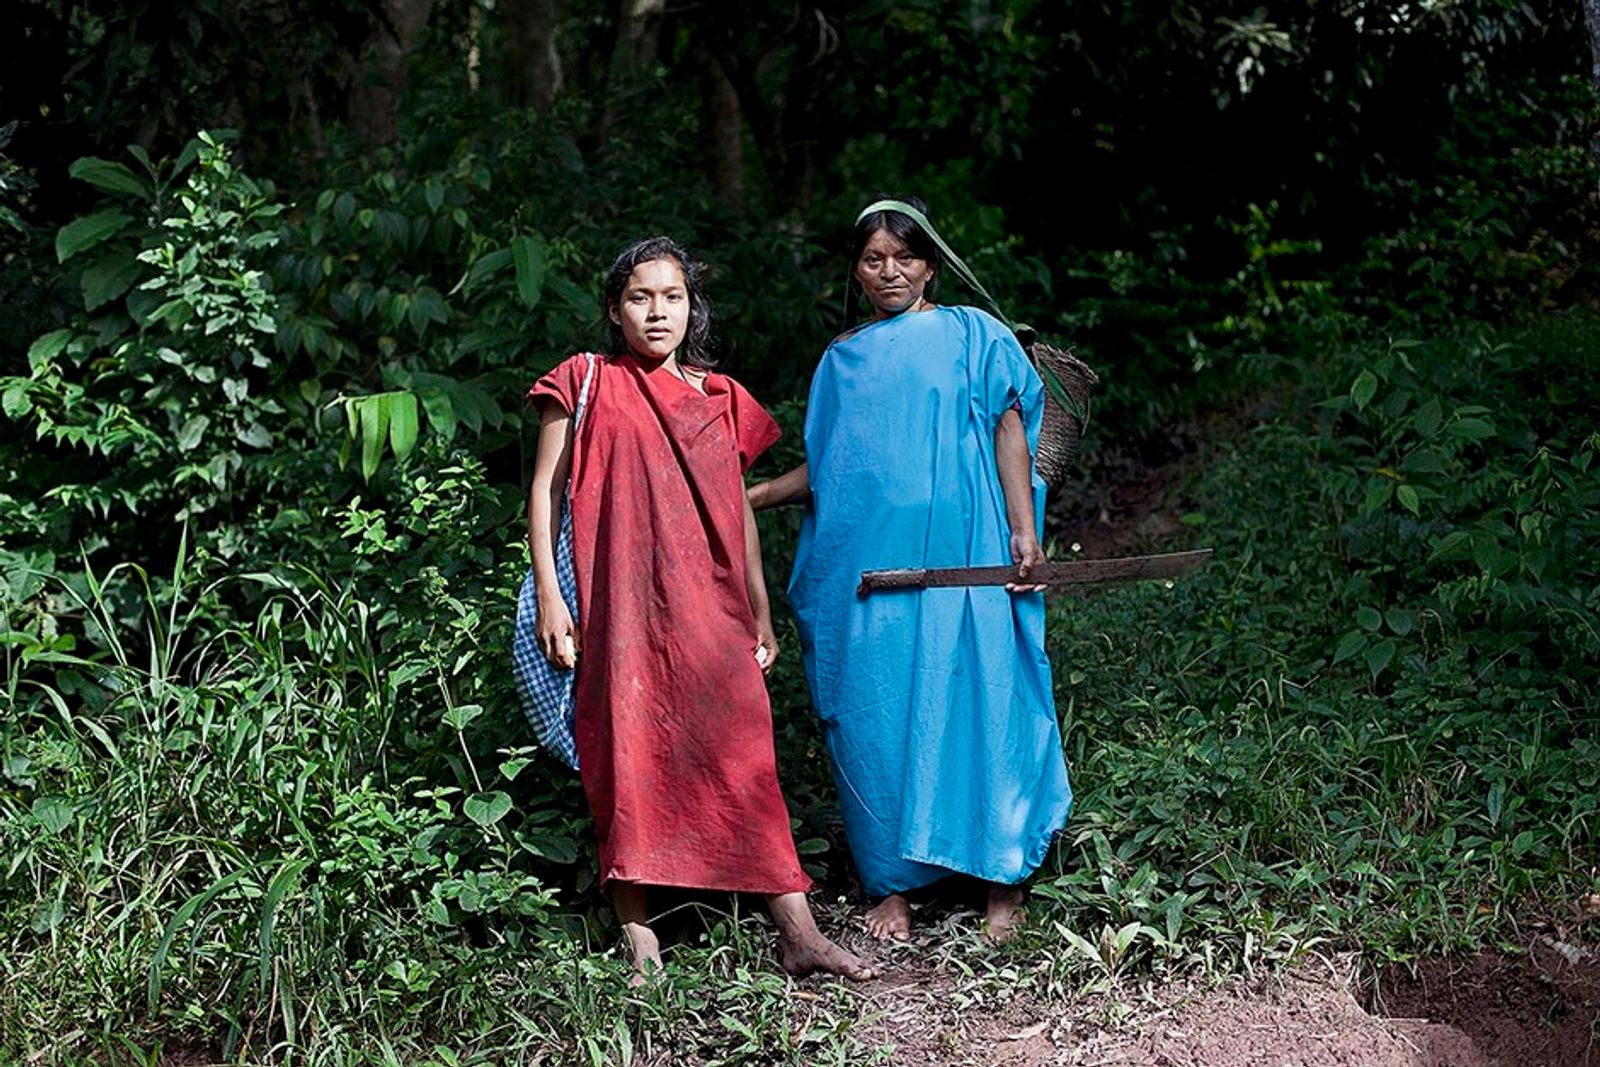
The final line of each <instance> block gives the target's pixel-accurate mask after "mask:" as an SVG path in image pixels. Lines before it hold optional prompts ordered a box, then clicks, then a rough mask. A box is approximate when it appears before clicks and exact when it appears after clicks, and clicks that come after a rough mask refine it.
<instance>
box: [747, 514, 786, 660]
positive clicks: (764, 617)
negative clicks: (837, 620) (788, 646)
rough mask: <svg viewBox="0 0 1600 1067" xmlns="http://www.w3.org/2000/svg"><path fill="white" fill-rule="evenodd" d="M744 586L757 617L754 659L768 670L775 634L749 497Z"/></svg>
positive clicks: (775, 656) (775, 648)
mask: <svg viewBox="0 0 1600 1067" xmlns="http://www.w3.org/2000/svg"><path fill="white" fill-rule="evenodd" d="M744 588H745V593H746V594H747V595H748V596H749V597H750V613H751V614H752V615H754V616H755V618H756V647H755V656H756V662H757V663H759V664H761V672H762V673H763V674H767V673H769V672H771V670H772V665H773V664H774V663H776V662H777V661H778V635H777V633H776V631H774V630H773V628H772V603H771V601H769V600H768V599H767V575H766V572H765V571H764V570H763V569H762V566H761V531H760V530H758V529H757V528H756V513H755V512H754V511H753V510H751V508H750V500H749V498H748V497H746V498H745V502H744Z"/></svg>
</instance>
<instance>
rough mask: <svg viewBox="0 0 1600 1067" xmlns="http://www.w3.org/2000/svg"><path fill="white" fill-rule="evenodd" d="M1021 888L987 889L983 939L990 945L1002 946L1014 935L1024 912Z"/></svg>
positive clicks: (1000, 887) (1002, 887) (993, 887)
mask: <svg viewBox="0 0 1600 1067" xmlns="http://www.w3.org/2000/svg"><path fill="white" fill-rule="evenodd" d="M1022 902H1023V893H1022V887H1021V886H1015V885H994V886H990V887H989V908H988V912H987V913H986V914H985V915H984V917H983V925H984V935H983V936H984V937H985V938H987V939H988V941H989V943H990V944H992V945H1003V944H1005V943H1006V942H1007V941H1010V940H1011V938H1012V937H1013V936H1015V935H1016V932H1017V927H1018V926H1019V925H1020V924H1021V922H1022V919H1023V916H1024V914H1025V912H1024V911H1023V907H1022Z"/></svg>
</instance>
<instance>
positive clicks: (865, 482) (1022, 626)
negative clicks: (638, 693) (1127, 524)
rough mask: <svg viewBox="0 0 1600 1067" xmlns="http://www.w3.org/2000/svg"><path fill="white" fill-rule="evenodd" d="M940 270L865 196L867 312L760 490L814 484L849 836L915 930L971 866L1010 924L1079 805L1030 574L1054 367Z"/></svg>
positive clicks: (819, 664) (825, 637)
mask: <svg viewBox="0 0 1600 1067" xmlns="http://www.w3.org/2000/svg"><path fill="white" fill-rule="evenodd" d="M910 203H911V205H912V206H913V207H915V208H917V210H919V211H920V210H922V206H921V204H920V203H918V202H916V201H911V202H910ZM876 206H878V205H875V207H876ZM939 269H940V260H939V254H938V250H937V247H936V243H935V242H934V240H933V239H932V238H930V237H929V235H928V234H927V232H926V231H924V230H923V229H922V227H921V226H919V225H918V224H917V223H916V222H915V221H913V220H912V218H911V217H910V216H908V215H906V214H903V213H901V212H899V211H895V210H870V209H869V211H868V212H866V213H863V215H862V217H861V218H860V219H859V220H858V221H857V224H856V229H855V235H854V249H853V255H852V288H855V287H856V286H859V288H860V291H861V293H862V294H864V295H865V297H866V299H867V300H868V302H869V303H870V304H871V306H872V310H873V317H872V319H871V320H870V321H869V322H867V323H865V324H863V325H862V326H860V327H858V328H856V329H854V330H851V331H849V332H847V333H845V334H844V335H842V336H840V337H839V338H838V339H836V340H835V341H834V342H833V343H832V344H831V345H829V346H828V349H827V351H826V352H824V353H823V356H822V361H821V363H820V364H819V365H818V367H817V371H816V374H815V377H814V378H813V379H812V383H811V393H810V400H809V403H808V406H807V409H806V421H805V446H806V462H805V463H804V464H802V465H801V466H799V467H797V468H795V469H794V470H792V471H789V472H788V473H787V474H784V475H781V476H780V477H778V478H775V479H773V480H772V481H771V482H766V483H762V484H760V485H756V486H752V487H751V490H750V500H751V503H752V505H753V506H755V507H757V508H763V507H773V506H776V505H779V504H785V503H794V502H800V501H805V502H806V503H807V507H806V515H805V520H804V524H803V526H802V528H801V534H800V544H799V547H798V549H797V552H796V555H795V563H794V572H793V575H792V577H791V579H790V584H789V599H790V603H791V604H792V605H793V607H794V612H795V615H796V618H797V620H798V622H799V629H800V637H801V643H802V647H803V651H804V656H805V666H806V674H807V678H808V680H809V682H810V684H811V693H812V699H813V702H814V703H815V705H816V709H817V714H818V716H819V717H820V718H821V720H822V725H823V734H824V737H825V739H826V741H827V747H828V752H829V756H830V758H831V762H832V765H833V771H834V778H835V781H836V782H837V784H838V788H839V803H840V807H841V809H842V812H843V815H844V824H845V834H846V837H847V839H848V841H849V845H850V851H851V853H852V855H853V857H854V859H855V863H856V869H857V871H858V873H859V874H860V877H861V884H862V888H863V890H864V891H865V892H866V893H867V894H868V896H869V897H875V898H881V900H880V901H879V903H877V904H876V905H875V906H874V907H873V908H872V909H871V911H869V912H868V914H867V929H868V931H869V932H870V933H871V934H873V936H875V937H879V938H895V939H904V938H907V937H909V936H910V929H911V909H910V905H909V903H908V902H907V900H906V897H905V894H906V892H908V891H910V890H913V889H917V888H920V887H923V886H928V885H931V884H933V883H934V882H938V881H941V880H942V879H944V878H946V877H949V876H951V875H953V874H960V875H966V876H969V877H971V878H975V879H979V880H981V881H982V882H985V883H988V911H987V916H986V919H987V925H988V934H989V936H990V938H991V939H994V940H997V941H998V940H1004V939H1005V938H1006V937H1007V936H1009V934H1010V932H1011V929H1012V926H1013V924H1014V923H1015V921H1016V919H1017V917H1018V913H1019V910H1020V907H1021V904H1022V889H1021V883H1022V882H1023V881H1024V880H1025V879H1026V878H1027V877H1028V875H1029V874H1031V873H1032V872H1033V871H1034V870H1035V869H1036V868H1037V867H1038V866H1039V865H1040V863H1042V862H1043V861H1044V858H1045V854H1046V852H1047V850H1048V848H1049V845H1050V841H1051V839H1052V837H1053V836H1054V835H1055V834H1056V833H1057V832H1058V831H1059V830H1060V829H1061V828H1062V827H1063V826H1064V825H1065V823H1066V818H1067V811H1068V808H1069V807H1070V806H1071V803H1072V791H1071V788H1070V787H1069V785H1068V782H1067V768H1066V763H1065V760H1064V759H1063V756H1062V746H1061V734H1060V728H1059V726H1058V724H1057V720H1056V709H1055V700H1054V696H1053V690H1052V687H1051V680H1050V663H1049V660H1048V659H1047V658H1046V656H1045V651H1044V597H1043V595H1042V592H1041V589H1042V587H1039V586H1034V585H1029V584H1026V578H1027V574H1028V571H1029V570H1030V569H1031V568H1032V567H1034V566H1036V565H1037V564H1039V563H1042V562H1043V561H1044V558H1045V557H1044V551H1043V549H1042V548H1041V547H1040V543H1039V540H1040V536H1041V534H1042V530H1043V507H1044V483H1043V481H1041V480H1040V478H1039V477H1038V475H1037V474H1036V473H1035V472H1034V469H1033V451H1034V449H1035V447H1036V445H1037V443H1038V435H1039V425H1040V419H1041V417H1042V412H1043V408H1044V386H1043V383H1042V382H1041V381H1040V380H1039V376H1038V374H1037V372H1035V371H1034V369H1033V367H1032V365H1031V364H1030V363H1029V362H1028V358H1027V356H1026V354H1025V353H1024V352H1023V351H1022V348H1021V346H1020V345H1019V344H1018V343H1017V341H1016V339H1015V337H1014V336H1013V335H1012V334H1011V331H1010V330H1008V329H1007V328H1006V327H1005V326H1003V325H1002V324H1001V323H1000V322H999V321H998V320H996V319H995V318H993V317H992V316H990V315H988V314H986V313H985V312H983V311H979V310H977V309H975V308H970V307H950V306H941V305H938V304H935V303H934V302H933V301H932V299H931V295H932V288H933V284H934V282H935V280H936V278H937V276H938V273H939ZM1007 561H1009V562H1012V563H1015V564H1016V565H1017V567H1018V576H1019V579H1021V580H1022V581H1020V582H1019V583H1017V584H1013V585H1010V586H1007V587H1005V588H1003V589H1002V588H998V587H961V588H943V589H925V590H895V591H888V592H877V593H873V594H872V595H870V596H868V597H865V598H858V597H857V596H856V592H855V590H856V585H857V583H858V582H859V580H860V576H861V572H862V571H864V570H874V569H880V568H898V567H965V566H983V565H993V564H997V563H1005V562H1007Z"/></svg>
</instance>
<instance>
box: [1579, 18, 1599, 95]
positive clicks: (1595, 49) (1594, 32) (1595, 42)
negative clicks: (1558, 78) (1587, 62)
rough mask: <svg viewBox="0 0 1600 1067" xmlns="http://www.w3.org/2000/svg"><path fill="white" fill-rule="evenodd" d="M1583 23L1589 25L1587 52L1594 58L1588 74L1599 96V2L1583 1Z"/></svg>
mask: <svg viewBox="0 0 1600 1067" xmlns="http://www.w3.org/2000/svg"><path fill="white" fill-rule="evenodd" d="M1583 21H1584V22H1587V23H1588V24H1589V51H1590V54H1591V55H1593V57H1594V65H1593V66H1592V67H1591V68H1590V69H1589V73H1590V76H1591V78H1592V79H1593V81H1594V91H1595V94H1596V95H1597V96H1600V0H1583Z"/></svg>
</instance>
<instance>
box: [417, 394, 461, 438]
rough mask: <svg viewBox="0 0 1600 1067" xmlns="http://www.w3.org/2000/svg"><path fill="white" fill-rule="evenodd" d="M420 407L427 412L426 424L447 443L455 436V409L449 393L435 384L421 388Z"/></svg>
mask: <svg viewBox="0 0 1600 1067" xmlns="http://www.w3.org/2000/svg"><path fill="white" fill-rule="evenodd" d="M421 396H422V409H423V410H424V411H426V412H427V413H428V425H430V426H432V427H433V432H434V433H436V434H438V435H439V436H440V437H441V438H443V439H444V441H445V443H446V444H448V443H449V442H451V441H454V440H455V437H456V409H455V405H454V404H452V403H451V402H450V394H449V393H446V392H445V391H444V390H443V389H440V388H438V387H437V386H435V387H432V388H427V389H423V390H422V391H421Z"/></svg>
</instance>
